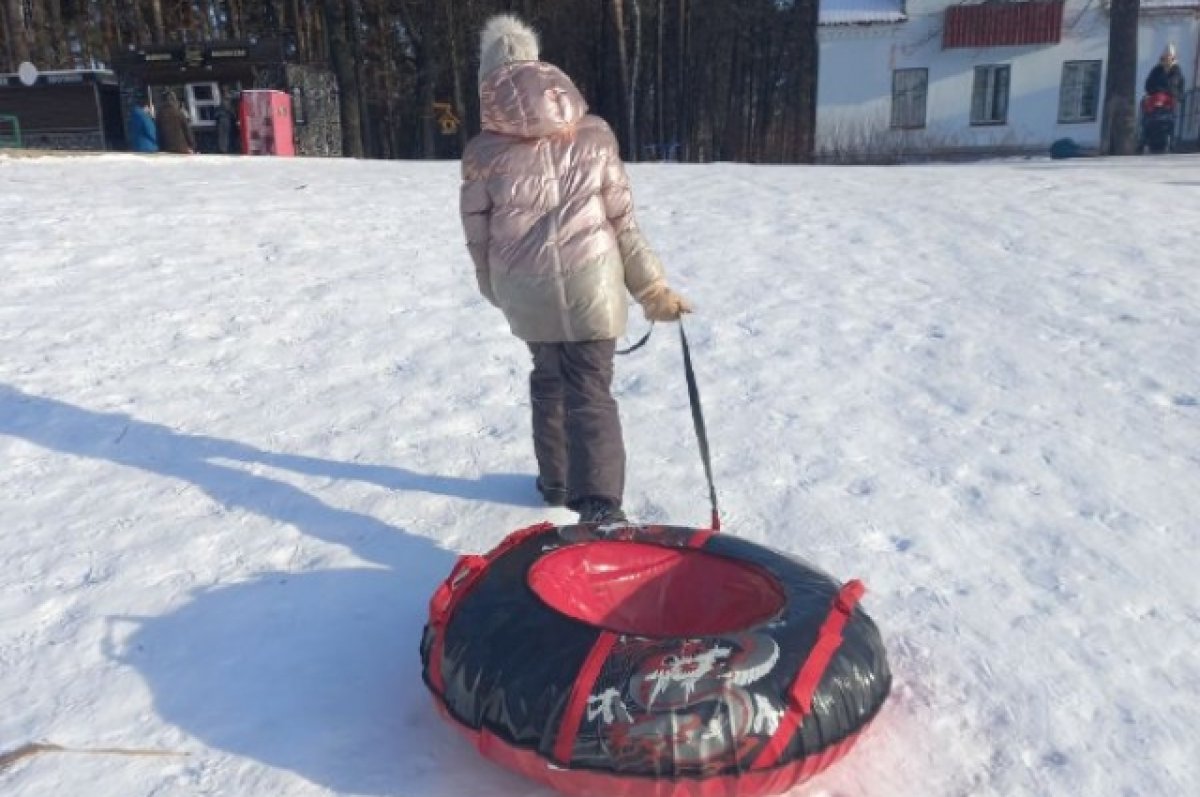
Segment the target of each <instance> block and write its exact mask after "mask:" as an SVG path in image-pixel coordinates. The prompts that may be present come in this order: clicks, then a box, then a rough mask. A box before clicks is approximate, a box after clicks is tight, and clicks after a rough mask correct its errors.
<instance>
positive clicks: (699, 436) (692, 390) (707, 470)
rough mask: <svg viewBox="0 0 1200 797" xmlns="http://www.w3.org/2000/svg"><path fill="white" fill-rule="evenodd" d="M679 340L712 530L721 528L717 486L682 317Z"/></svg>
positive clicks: (698, 390)
mask: <svg viewBox="0 0 1200 797" xmlns="http://www.w3.org/2000/svg"><path fill="white" fill-rule="evenodd" d="M679 342H680V343H682V344H683V373H684V376H686V377H687V388H688V401H689V402H690V403H691V405H692V424H693V425H694V426H695V427H696V440H697V442H699V444H700V459H701V460H703V461H704V477H705V478H706V479H708V501H709V503H710V504H712V530H713V531H720V530H721V515H720V513H719V512H718V511H717V488H716V486H715V485H714V484H713V474H712V457H711V456H709V453H708V432H707V430H706V429H705V428H704V411H703V410H702V409H701V408H700V389H699V388H698V387H697V386H696V372H695V371H694V370H692V352H691V350H690V349H689V348H688V339H687V333H686V332H684V330H683V319H682V318H681V319H679Z"/></svg>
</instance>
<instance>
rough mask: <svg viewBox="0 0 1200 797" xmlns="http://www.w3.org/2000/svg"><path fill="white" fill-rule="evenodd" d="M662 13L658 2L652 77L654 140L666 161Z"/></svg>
mask: <svg viewBox="0 0 1200 797" xmlns="http://www.w3.org/2000/svg"><path fill="white" fill-rule="evenodd" d="M663 11H664V9H663V0H658V49H657V51H656V52H655V60H656V63H655V68H656V74H655V76H654V105H655V108H654V138H655V144H656V145H657V146H658V149H659V152H658V157H659V160H666V159H667V152H666V146H667V142H666V128H665V126H664V124H663V45H664V36H663V33H664V28H665V26H666V22H667V20H666V18H665V17H664V16H663Z"/></svg>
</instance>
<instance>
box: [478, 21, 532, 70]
mask: <svg viewBox="0 0 1200 797" xmlns="http://www.w3.org/2000/svg"><path fill="white" fill-rule="evenodd" d="M537 60H538V38H537V34H536V33H534V32H533V29H532V28H530V27H529V26H528V25H526V24H525V23H524V22H522V21H521V20H519V19H517V18H516V17H514V16H512V15H511V14H498V15H497V16H494V17H492V18H491V19H489V20H488V22H487V24H486V25H484V26H483V35H482V36H480V41H479V82H480V83H482V82H483V79H484V78H485V77H487V75H488V73H490V72H492V71H494V70H496V69H498V68H500V67H502V66H505V65H506V64H511V63H514V62H516V61H537Z"/></svg>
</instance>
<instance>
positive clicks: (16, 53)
mask: <svg viewBox="0 0 1200 797" xmlns="http://www.w3.org/2000/svg"><path fill="white" fill-rule="evenodd" d="M22 6H23V4H22V2H21V0H7V2H6V3H5V6H4V8H5V11H6V12H7V14H6V16H7V17H8V26H7V31H8V57H9V60H11V61H12V71H13V72H16V71H17V67H18V66H20V65H21V63H22V62H24V61H28V60H29V31H28V30H26V29H25V9H24V8H23V7H22Z"/></svg>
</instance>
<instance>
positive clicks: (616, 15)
mask: <svg viewBox="0 0 1200 797" xmlns="http://www.w3.org/2000/svg"><path fill="white" fill-rule="evenodd" d="M612 13H613V28H614V29H615V30H616V33H617V67H618V70H619V73H620V75H621V81H620V84H621V90H620V95H621V99H622V100H623V102H622V103H621V106H622V107H623V108H624V109H625V111H626V113H628V102H629V99H628V98H629V53H628V51H627V49H626V47H625V2H624V0H612ZM626 124H628V119H627V120H626ZM618 129H619V128H618ZM626 130H628V128H626ZM625 143H626V147H627V150H626V151H627V153H628V146H629V141H628V136H627V140H626V142H625Z"/></svg>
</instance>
